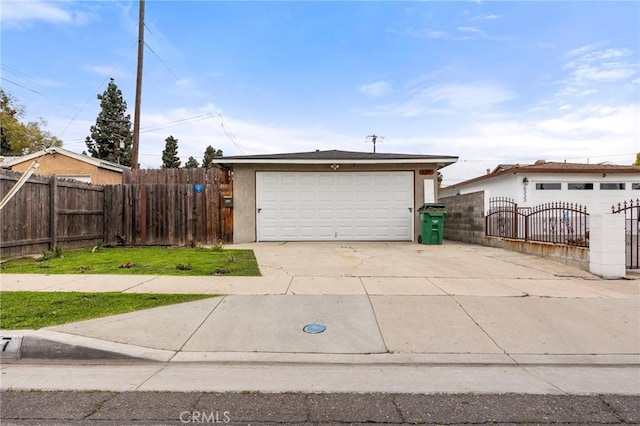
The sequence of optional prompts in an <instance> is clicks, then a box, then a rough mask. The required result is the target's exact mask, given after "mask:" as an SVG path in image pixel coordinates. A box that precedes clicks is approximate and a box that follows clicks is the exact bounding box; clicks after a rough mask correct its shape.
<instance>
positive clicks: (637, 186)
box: [631, 182, 640, 189]
mask: <svg viewBox="0 0 640 426" xmlns="http://www.w3.org/2000/svg"><path fill="white" fill-rule="evenodd" d="M631 189H640V182H634V183H632V184H631Z"/></svg>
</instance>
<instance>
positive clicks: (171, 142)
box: [162, 135, 181, 169]
mask: <svg viewBox="0 0 640 426" xmlns="http://www.w3.org/2000/svg"><path fill="white" fill-rule="evenodd" d="M164 141H165V145H164V151H162V168H163V169H177V168H179V167H180V163H181V161H180V157H178V139H176V138H174V137H173V136H172V135H169V137H168V138H166V139H165V140H164Z"/></svg>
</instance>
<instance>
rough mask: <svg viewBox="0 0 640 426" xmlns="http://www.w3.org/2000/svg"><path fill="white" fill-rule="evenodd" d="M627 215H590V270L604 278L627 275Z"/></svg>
mask: <svg viewBox="0 0 640 426" xmlns="http://www.w3.org/2000/svg"><path fill="white" fill-rule="evenodd" d="M624 221H625V217H624V215H621V214H592V215H590V217H589V227H590V229H589V232H590V237H589V270H590V271H591V273H592V274H596V275H600V276H601V277H603V278H610V279H616V278H621V277H624V276H625V275H626V272H627V271H626V265H625V249H626V246H625V223H624Z"/></svg>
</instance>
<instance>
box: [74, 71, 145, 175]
mask: <svg viewBox="0 0 640 426" xmlns="http://www.w3.org/2000/svg"><path fill="white" fill-rule="evenodd" d="M97 97H98V100H99V101H100V108H101V110H100V113H99V114H98V117H97V118H96V124H95V125H94V126H91V129H90V131H91V136H87V138H86V139H85V143H86V144H87V148H88V150H89V154H91V156H92V157H94V158H99V159H101V160H106V161H111V162H112V163H118V164H122V165H124V166H131V147H132V144H133V135H132V133H131V115H130V114H126V112H127V103H126V102H125V100H124V99H123V97H122V91H120V89H118V86H117V85H116V83H114V81H113V78H112V79H111V81H110V82H109V85H108V86H107V90H105V91H104V93H103V94H102V95H98V96H97Z"/></svg>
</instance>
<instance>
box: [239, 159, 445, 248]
mask: <svg viewBox="0 0 640 426" xmlns="http://www.w3.org/2000/svg"><path fill="white" fill-rule="evenodd" d="M426 169H430V170H433V174H431V175H421V174H420V173H419V170H426ZM273 171H282V172H301V171H308V172H331V169H330V167H329V164H318V165H303V164H272V165H256V164H237V165H234V167H233V242H234V243H237V244H239V243H250V242H255V241H256V172H273ZM339 171H340V172H350V171H352V172H371V171H376V172H383V171H413V172H414V184H413V188H414V190H413V192H414V237H413V238H414V241H415V240H416V239H417V238H418V233H419V232H420V224H419V216H418V214H417V213H416V209H417V208H418V207H420V206H421V205H422V204H423V203H424V180H425V179H432V180H433V185H434V193H435V196H436V198H435V199H436V200H437V199H438V188H437V186H438V183H437V170H436V165H435V164H344V163H340V169H339Z"/></svg>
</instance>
